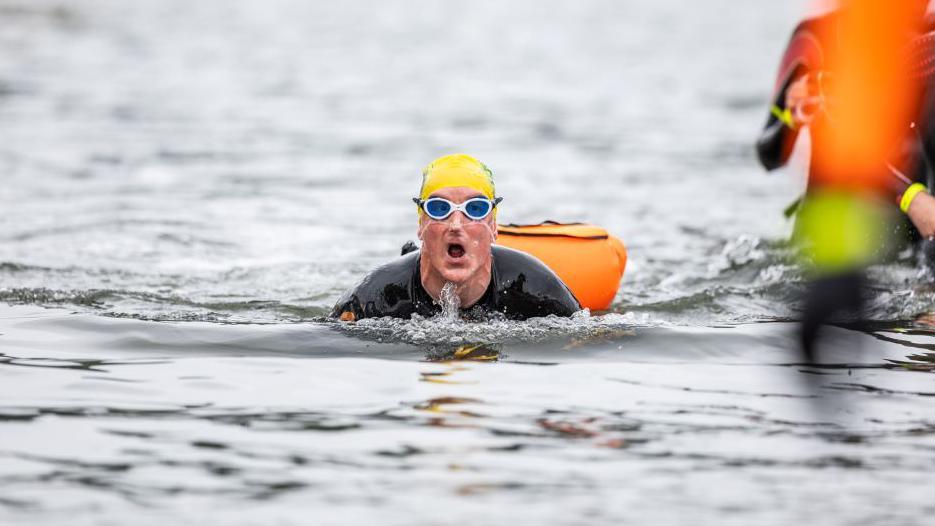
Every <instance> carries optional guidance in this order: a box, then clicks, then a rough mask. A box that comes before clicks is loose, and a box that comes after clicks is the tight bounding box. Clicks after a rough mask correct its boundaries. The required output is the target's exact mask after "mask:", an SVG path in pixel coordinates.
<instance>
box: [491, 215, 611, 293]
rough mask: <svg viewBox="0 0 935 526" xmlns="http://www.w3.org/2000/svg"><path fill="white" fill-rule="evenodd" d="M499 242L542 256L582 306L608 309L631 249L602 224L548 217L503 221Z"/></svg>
mask: <svg viewBox="0 0 935 526" xmlns="http://www.w3.org/2000/svg"><path fill="white" fill-rule="evenodd" d="M497 234H498V237H497V244H498V245H503V246H505V247H510V248H513V249H516V250H521V251H523V252H526V253H527V254H532V255H533V256H535V257H537V258H539V259H540V260H542V262H543V263H545V264H546V266H548V267H549V268H550V269H552V271H553V272H555V273H556V274H558V277H560V278H562V281H564V282H565V284H566V285H568V288H569V289H571V291H572V292H573V293H574V295H575V297H577V298H578V302H580V303H581V306H582V307H585V308H588V309H591V310H606V309H607V307H609V306H610V303H611V302H612V301H613V300H614V296H615V295H616V294H617V289H618V288H619V287H620V279H621V278H622V277H623V271H624V269H625V268H626V266H627V249H626V247H624V246H623V243H622V242H621V241H620V240H619V239H617V238H616V237H614V236H612V235H610V234H609V233H608V232H607V230H604V229H603V228H601V227H598V226H594V225H588V224H584V223H556V222H555V221H545V222H543V223H539V224H537V225H499V226H498V227H497Z"/></svg>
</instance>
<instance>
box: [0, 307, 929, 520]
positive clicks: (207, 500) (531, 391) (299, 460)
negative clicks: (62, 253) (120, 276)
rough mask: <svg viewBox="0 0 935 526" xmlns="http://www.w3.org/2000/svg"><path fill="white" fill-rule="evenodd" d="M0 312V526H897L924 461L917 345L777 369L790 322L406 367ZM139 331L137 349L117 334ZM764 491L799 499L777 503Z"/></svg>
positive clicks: (220, 335)
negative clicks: (518, 521) (640, 525)
mask: <svg viewBox="0 0 935 526" xmlns="http://www.w3.org/2000/svg"><path fill="white" fill-rule="evenodd" d="M2 313H3V316H2V320H0V332H2V333H3V336H2V340H0V341H3V342H4V343H8V344H11V345H8V346H6V347H5V350H6V349H7V347H15V348H16V352H15V354H14V351H13V349H9V351H8V352H7V353H4V355H3V356H2V359H0V389H2V392H3V404H2V407H0V427H2V428H3V432H2V433H0V459H2V465H3V466H4V467H3V470H2V472H0V486H2V487H3V488H4V495H3V498H2V499H0V517H3V518H4V519H5V521H6V522H11V523H20V522H23V521H29V522H36V521H38V522H40V523H41V522H48V523H58V522H61V521H62V520H67V519H68V518H71V517H75V516H77V517H80V518H81V519H82V520H87V521H88V522H91V523H93V522H97V521H98V520H103V519H104V518H105V517H106V518H119V519H120V520H121V521H122V520H124V519H126V518H128V517H140V515H139V514H140V513H141V512H144V511H145V513H146V514H149V513H154V514H156V515H155V516H160V517H165V518H168V519H169V520H172V521H173V522H178V521H182V522H199V523H201V522H204V520H207V522H208V523H218V524H222V523H231V522H233V523H252V522H269V521H274V522H283V523H303V522H304V521H305V520H306V519H307V518H308V517H310V516H312V517H316V518H321V520H322V521H324V522H326V523H331V522H333V523H357V522H358V521H360V520H364V519H365V518H367V517H370V518H372V517H374V516H376V515H377V514H379V516H381V517H387V518H388V519H387V520H388V521H389V522H400V523H402V522H406V523H413V522H415V523H426V524H435V523H437V522H438V518H439V517H442V518H443V519H444V520H442V521H441V522H451V523H455V522H462V521H464V520H468V519H471V520H473V519H474V518H475V517H482V518H485V520H496V519H497V518H501V519H502V518H504V517H512V516H513V513H514V511H511V510H515V509H516V507H517V506H520V507H521V506H523V504H524V503H529V502H533V503H535V504H536V506H534V509H531V510H529V511H528V512H525V511H524V512H523V519H522V520H524V521H525V520H530V521H536V522H549V523H554V522H559V523H566V522H567V523H575V522H577V521H578V520H580V517H581V516H583V515H587V516H588V517H590V519H591V520H594V521H599V522H617V521H621V520H624V521H625V520H627V518H628V517H632V516H633V514H639V515H640V516H641V517H650V518H652V519H653V520H660V521H668V520H683V519H684V520H687V519H686V517H691V519H692V520H693V521H701V522H720V521H722V520H724V518H725V517H728V518H730V517H733V516H735V515H736V516H737V517H738V518H742V519H743V520H745V521H748V520H752V519H754V518H755V519H757V520H760V519H763V520H767V522H769V519H776V518H782V519H786V518H790V520H798V519H799V518H801V519H802V520H807V519H809V518H811V519H815V518H821V519H822V522H831V523H841V524H843V523H850V522H853V521H858V522H859V520H861V517H866V516H867V515H868V514H869V515H874V514H881V515H885V516H887V517H891V518H892V519H893V520H895V521H897V522H899V521H906V522H910V523H911V522H912V520H913V518H914V517H916V514H917V513H919V510H922V509H924V508H925V505H924V504H920V503H923V502H926V499H927V495H926V494H925V492H926V491H927V488H928V487H929V485H928V484H926V483H925V481H926V480H927V479H928V478H929V477H930V471H931V469H932V463H933V462H935V457H933V456H932V455H931V450H932V446H933V445H935V422H932V421H931V419H930V415H931V412H932V404H933V400H935V398H933V397H935V385H933V383H932V379H931V376H930V374H928V373H924V372H919V370H917V369H916V368H915V367H913V366H914V365H919V366H923V367H924V366H925V365H930V364H931V361H930V357H929V356H927V355H926V354H923V353H920V352H919V349H918V348H917V346H919V345H927V344H926V343H925V342H926V338H928V337H929V334H928V333H924V332H919V331H911V332H915V333H910V332H892V331H891V330H889V329H885V328H881V329H880V330H878V331H876V332H874V333H871V334H866V335H861V334H856V333H855V334H851V335H850V336H851V340H853V339H854V338H856V339H857V340H859V343H861V344H862V345H864V346H866V345H867V344H868V343H870V342H873V343H874V345H876V348H877V350H878V351H879V352H877V353H864V355H860V356H858V355H855V354H854V353H853V351H852V347H851V345H850V344H842V345H838V346H834V345H832V346H831V347H830V348H829V349H828V352H827V353H825V354H824V355H823V356H822V359H823V360H825V361H824V362H823V363H819V364H814V365H811V366H807V367H806V366H803V365H799V364H795V363H790V362H789V355H788V352H787V351H788V349H789V348H791V346H790V344H791V343H792V342H794V338H795V333H794V330H793V325H792V324H761V325H748V326H740V327H734V328H722V329H714V328H700V327H699V328H635V329H633V328H631V330H630V331H629V332H626V331H619V332H613V333H607V332H601V331H600V330H598V331H596V333H597V337H594V338H590V339H589V338H585V337H583V336H582V335H578V336H576V337H575V338H574V339H575V341H576V343H575V345H574V346H562V345H556V344H555V339H554V336H550V335H547V334H546V335H540V336H541V338H540V339H538V340H536V339H534V338H533V339H513V340H510V339H509V338H507V339H506V340H505V341H504V342H503V343H500V344H496V345H494V344H459V345H444V344H437V345H434V346H423V347H416V348H415V349H417V350H412V351H406V352H402V353H400V352H397V350H398V349H399V348H400V347H399V345H400V344H399V343H394V342H382V343H381V342H377V341H374V340H372V339H361V338H360V335H359V334H356V333H354V332H353V331H331V330H330V329H329V330H328V332H329V333H331V334H333V335H336V339H333V340H331V341H330V342H329V343H328V344H327V349H320V350H316V349H314V348H313V347H310V348H307V349H302V348H294V349H293V350H292V351H288V352H287V351H286V350H285V348H284V347H283V342H285V341H290V339H289V338H288V337H286V336H288V335H289V334H290V333H291V331H293V330H295V329H294V326H292V325H281V326H278V327H271V326H260V327H267V329H266V331H265V332H263V333H259V334H254V335H253V340H251V345H250V346H249V347H247V348H243V349H242V350H240V351H229V352H219V351H218V347H217V346H218V343H217V342H223V341H230V342H237V341H239V340H240V337H241V336H242V332H244V328H243V327H242V326H238V325H217V324H204V326H203V327H201V331H200V332H198V331H195V332H188V333H185V332H183V335H184V334H189V335H191V334H195V335H198V337H190V336H188V337H186V338H185V341H187V342H188V345H187V347H186V348H185V349H184V350H182V349H177V348H175V347H174V346H173V345H171V341H172V340H173V338H174V337H176V335H175V334H174V333H175V332H176V331H184V330H185V328H186V327H188V326H189V325H190V324H185V323H183V324H168V323H152V322H139V321H135V320H106V319H103V321H102V319H101V318H99V317H94V316H88V315H77V316H75V315H69V314H67V313H64V312H62V311H43V310H28V309H24V308H22V307H18V308H5V309H4V310H3V311H2ZM102 323H103V325H102ZM439 323H448V324H451V323H452V322H451V321H450V320H439ZM514 323H517V324H523V323H525V322H514ZM88 327H94V328H95V329H96V330H94V331H89V330H87V328H88ZM102 328H106V330H101V329H102ZM140 330H146V331H147V332H148V338H147V340H146V341H148V342H149V343H147V344H142V343H140V342H141V341H142V340H140V339H135V340H134V339H128V338H127V336H129V335H131V334H133V333H136V332H139V331H140ZM829 330H830V331H831V332H832V333H833V334H832V336H834V338H832V340H831V341H836V342H848V341H849V340H848V338H844V337H841V336H843V335H844V334H845V333H846V332H847V331H846V330H845V329H835V328H831V329H829ZM37 332H41V333H43V334H53V335H55V337H54V338H53V340H54V341H53V342H51V344H44V343H43V342H41V341H39V339H38V338H32V337H31V335H33V334H36V333H37ZM837 333H840V334H837ZM102 334H106V336H105V337H103V338H102V337H101V335H102ZM306 334H311V335H314V334H315V332H311V333H309V332H306ZM508 335H509V334H507V336H508ZM315 340H318V341H328V340H326V339H324V338H322V337H316V338H315ZM315 340H313V341H315ZM102 341H103V342H109V345H102V344H101V342H102ZM128 341H130V342H133V343H132V345H133V348H132V351H128V350H127V349H126V348H123V347H121V342H128ZM704 342H708V343H709V344H711V346H710V347H706V346H705V345H704ZM364 344H365V345H367V346H368V347H367V350H366V353H365V354H364V355H361V354H360V353H359V349H360V347H361V345H364ZM913 346H916V347H913ZM91 354H96V355H98V356H99V357H98V358H94V359H90V358H86V356H89V355H91ZM380 356H382V357H384V358H385V359H384V358H379V357H380ZM803 373H810V374H803ZM815 374H817V375H818V376H815ZM805 376H808V377H812V376H815V377H816V378H819V379H820V383H812V384H808V385H806V384H804V383H803V382H801V381H800V380H801V379H802V377H805ZM808 388H810V389H811V390H809V389H808ZM818 402H820V405H821V407H822V411H820V412H815V411H814V410H813V409H814V408H815V404H816V403H818ZM65 436H67V440H63V438H62V437H65ZM881 479H885V480H887V486H888V487H889V488H891V489H892V488H898V491H888V492H884V491H881V489H880V480H881ZM843 480H846V481H847V491H840V484H841V481H843ZM663 490H664V491H663ZM777 492H780V493H781V494H782V495H783V496H782V497H779V496H778V494H777ZM867 494H872V495H873V498H872V499H869V498H865V497H862V495H867ZM661 495H662V496H661ZM672 495H677V497H675V496H672ZM669 496H672V497H669ZM781 499H795V500H796V502H798V503H800V504H799V505H798V506H796V508H795V510H784V509H779V508H777V507H776V506H777V505H778V503H779V502H780V500H781ZM524 509H525V508H524ZM894 510H895V511H894ZM147 517H148V515H147ZM196 517H197V519H196ZM206 517H207V519H205V518H206ZM825 519H827V520H825ZM136 520H137V519H135V518H134V519H130V522H134V521H136ZM148 520H149V519H148V518H143V519H139V522H143V523H146V522H147V521H148Z"/></svg>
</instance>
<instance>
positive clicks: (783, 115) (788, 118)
mask: <svg viewBox="0 0 935 526" xmlns="http://www.w3.org/2000/svg"><path fill="white" fill-rule="evenodd" d="M769 111H770V112H771V113H772V114H773V116H774V117H776V118H777V119H779V120H780V121H781V122H782V123H783V124H785V125H786V126H788V127H790V128H792V129H793V130H794V129H795V121H793V120H792V110H790V109H789V108H786V109H782V108H780V107H779V106H776V105H773V107H772V108H770V109H769Z"/></svg>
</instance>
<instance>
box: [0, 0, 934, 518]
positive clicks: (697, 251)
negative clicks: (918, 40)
mask: <svg viewBox="0 0 935 526" xmlns="http://www.w3.org/2000/svg"><path fill="white" fill-rule="evenodd" d="M807 7H808V6H807V3H806V2H804V1H789V2H766V1H756V2H736V1H731V0H708V1H705V2H698V3H685V2H678V1H675V0H666V1H658V0H657V1H650V0H630V1H623V2H614V1H596V0H589V1H575V2H571V1H556V2H534V1H514V2H493V1H474V2H469V3H468V2H455V1H436V2H429V1H406V2H404V1H388V2H375V1H370V2H368V1H350V2H340V3H325V2H300V1H285V0H281V1H272V2H269V1H267V2H259V1H219V0H218V1H201V2H182V1H173V0H159V1H155V0H152V1H135V2H119V1H116V0H114V1H96V0H84V1H79V2H61V1H51V0H38V1H36V0H30V1H26V0H0V183H2V184H0V302H2V305H3V306H2V307H0V522H2V523H4V524H21V523H22V524H24V523H29V524H59V523H64V522H68V523H75V524H153V523H164V522H167V521H168V522H170V523H177V524H178V523H190V524H231V523H238V524H270V523H276V524H306V523H310V522H311V523H317V524H359V523H362V522H364V521H375V520H379V521H380V522H382V523H387V524H463V523H465V522H468V521H472V522H473V521H499V522H503V521H506V520H509V521H512V522H516V523H521V524H540V523H555V524H579V523H582V522H595V523H611V522H614V523H633V524H644V523H667V524H688V523H691V524H695V523H710V524H734V523H736V524H749V523H751V522H753V521H756V522H758V523H765V524H787V523H789V522H792V521H809V522H817V523H821V524H876V523H885V524H921V523H924V522H925V517H926V515H927V514H931V513H932V512H933V511H935V505H933V504H931V495H930V493H931V491H930V488H931V487H932V486H933V484H932V483H933V482H935V480H933V477H932V475H931V472H932V468H933V467H935V466H933V464H935V454H933V451H935V438H933V437H935V420H933V417H932V414H933V413H932V411H933V409H935V404H933V402H932V396H935V385H933V381H932V378H933V377H932V376H931V370H932V363H933V362H935V358H933V354H932V352H933V350H935V348H933V342H932V338H931V331H930V330H928V329H926V328H925V327H924V326H921V325H917V324H915V323H913V322H912V320H913V319H914V318H916V317H917V316H919V315H921V314H925V313H927V312H928V311H930V310H931V305H932V300H933V297H935V296H933V289H932V287H931V275H930V274H929V273H928V271H927V270H925V269H924V268H923V267H922V266H921V265H920V264H919V263H918V262H917V261H916V259H915V257H914V255H913V254H911V253H910V252H906V253H904V254H902V255H900V257H899V258H898V259H897V261H895V262H893V263H889V264H886V265H880V266H877V267H874V268H872V269H871V275H872V278H873V292H874V294H873V301H872V308H871V316H872V318H873V319H874V320H876V321H877V322H878V324H877V330H873V331H869V332H856V331H851V330H847V329H843V328H834V329H831V330H830V339H829V340H828V342H829V347H828V352H827V353H826V354H825V356H824V357H823V360H824V362H823V363H822V364H819V365H818V366H813V367H806V366H803V365H801V364H799V363H798V362H799V361H800V359H799V358H798V357H797V355H796V354H795V353H794V349H795V339H794V327H793V326H792V324H790V323H787V322H788V320H790V319H794V318H795V315H796V310H795V309H796V307H795V306H796V297H797V294H798V292H800V289H801V283H802V279H801V276H800V275H799V273H798V271H797V270H796V268H795V266H794V265H793V264H792V261H791V252H790V249H789V248H788V246H787V244H786V242H785V239H786V238H787V237H788V234H789V230H790V225H789V224H788V223H786V222H785V221H784V219H783V218H782V216H781V210H782V209H783V208H784V207H785V205H787V204H788V203H789V202H790V201H792V200H793V199H794V198H795V197H797V195H798V193H799V192H800V191H801V188H802V186H803V183H802V180H801V176H800V175H799V173H800V170H796V169H790V170H784V171H782V172H780V173H778V174H772V175H765V174H763V173H762V172H761V170H760V169H759V167H758V166H757V165H756V162H755V159H754V157H753V150H752V142H753V140H754V138H755V136H756V133H757V131H758V128H759V126H760V125H761V124H762V122H763V119H764V118H765V108H766V104H767V100H768V95H769V91H770V90H771V86H772V75H773V73H774V68H775V67H776V64H777V61H778V59H779V55H780V53H781V51H782V48H783V46H784V44H785V41H786V39H787V37H788V35H789V34H790V32H791V30H792V28H793V27H794V24H795V23H796V21H797V20H798V18H799V17H800V16H802V15H803V14H804V13H805V12H806V11H807ZM456 151H464V152H468V153H471V154H473V155H475V156H477V157H479V158H480V159H482V160H483V161H485V162H486V163H487V164H488V165H490V166H491V167H492V169H493V170H494V172H495V174H496V177H497V187H498V191H499V193H500V194H501V195H503V196H504V197H505V198H506V200H505V201H504V203H503V205H502V209H501V211H500V215H499V218H500V220H501V221H503V222H520V223H522V222H538V221H540V220H543V219H556V220H565V221H587V222H593V223H595V224H599V225H601V226H604V227H606V228H608V229H609V230H610V231H611V232H613V233H615V234H616V235H617V236H619V237H620V238H621V239H623V241H624V242H625V243H626V245H627V247H628V249H629V251H630V260H629V264H628V267H627V272H626V276H625V277H624V280H623V283H622V285H621V288H620V291H619V293H618V295H617V298H616V300H615V302H614V304H613V306H612V308H611V310H610V311H609V312H608V313H593V314H592V315H591V316H588V315H585V314H582V315H580V316H577V317H575V318H573V319H571V320H557V319H542V320H533V321H530V322H524V323H513V322H509V323H508V322H491V323H486V324H466V323H461V322H458V321H456V320H450V319H434V320H433V319H429V320H424V319H416V320H410V321H391V320H375V321H367V322H364V323H359V324H357V325H356V326H341V325H339V324H336V323H334V322H330V321H327V320H325V319H324V318H323V316H324V315H325V314H326V313H327V311H328V309H329V308H330V307H331V305H332V304H333V302H334V301H335V300H336V299H337V297H338V296H339V295H340V294H341V293H342V292H343V291H344V290H346V289H347V288H349V287H351V286H353V284H354V283H355V282H356V281H357V280H358V279H360V278H361V277H362V276H363V275H364V274H365V273H366V272H367V271H368V270H370V269H371V268H373V267H374V266H376V265H378V264H380V263H381V262H384V261H386V260H388V259H389V258H392V257H394V256H395V255H396V254H398V251H399V247H400V246H401V244H402V243H403V242H404V241H406V240H409V239H413V238H414V237H415V220H416V219H415V213H414V210H413V206H412V204H411V202H410V200H409V198H410V197H412V196H413V195H414V194H415V193H416V191H417V186H418V174H419V172H420V169H421V167H422V166H423V165H424V164H426V163H427V162H428V161H429V160H431V159H433V158H435V157H437V156H439V155H442V154H445V153H451V152H456ZM804 162H805V160H804V159H802V156H801V155H799V156H798V159H797V161H796V163H795V164H796V165H797V166H801V165H802V163H804ZM475 343H481V344H484V346H483V347H482V348H480V349H479V350H477V351H475V352H472V353H470V354H469V355H468V356H462V355H461V354H455V349H456V348H457V347H458V346H459V345H461V344H475ZM458 358H468V359H458Z"/></svg>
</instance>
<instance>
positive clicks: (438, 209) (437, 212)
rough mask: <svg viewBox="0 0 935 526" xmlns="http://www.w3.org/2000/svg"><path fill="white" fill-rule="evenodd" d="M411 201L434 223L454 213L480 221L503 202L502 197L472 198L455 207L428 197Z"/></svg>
mask: <svg viewBox="0 0 935 526" xmlns="http://www.w3.org/2000/svg"><path fill="white" fill-rule="evenodd" d="M412 201H413V202H414V203H415V204H417V205H419V208H421V209H422V211H423V212H425V213H426V214H427V215H428V216H429V217H431V218H432V219H435V220H436V221H441V220H443V219H445V218H447V217H448V216H450V215H451V214H453V213H455V212H463V213H464V215H466V216H467V217H468V218H469V219H473V220H474V221H480V220H481V219H483V218H485V217H487V215H488V214H490V212H491V211H492V210H493V209H494V208H495V207H496V206H497V205H498V204H500V201H503V198H502V197H497V198H495V199H487V198H486V197H472V198H471V199H468V200H467V201H465V202H463V203H461V204H460V205H456V204H454V203H452V202H451V201H449V200H447V199H444V198H442V197H430V198H428V199H426V200H424V201H423V200H422V199H419V198H418V197H413V198H412Z"/></svg>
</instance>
